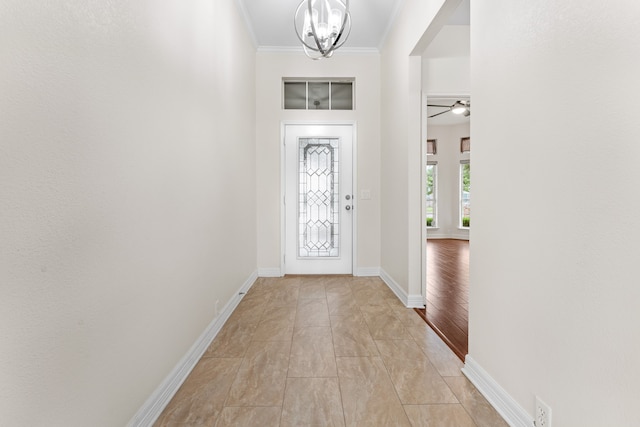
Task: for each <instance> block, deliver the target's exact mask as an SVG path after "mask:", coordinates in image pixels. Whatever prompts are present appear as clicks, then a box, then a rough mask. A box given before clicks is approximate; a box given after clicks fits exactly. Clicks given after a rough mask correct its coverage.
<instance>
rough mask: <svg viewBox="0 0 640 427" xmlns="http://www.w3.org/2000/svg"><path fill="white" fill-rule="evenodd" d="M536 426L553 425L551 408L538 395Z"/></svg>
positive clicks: (548, 426) (549, 426) (545, 426)
mask: <svg viewBox="0 0 640 427" xmlns="http://www.w3.org/2000/svg"><path fill="white" fill-rule="evenodd" d="M534 424H535V425H536V427H551V408H550V407H549V405H547V404H546V403H544V402H543V401H542V400H540V398H539V397H538V396H536V419H535V423H534Z"/></svg>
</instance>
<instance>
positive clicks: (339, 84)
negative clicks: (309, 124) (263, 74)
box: [282, 79, 354, 110]
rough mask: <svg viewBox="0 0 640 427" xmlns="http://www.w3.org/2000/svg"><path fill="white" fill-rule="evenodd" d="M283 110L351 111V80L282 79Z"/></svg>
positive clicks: (352, 81)
mask: <svg viewBox="0 0 640 427" xmlns="http://www.w3.org/2000/svg"><path fill="white" fill-rule="evenodd" d="M282 83H283V84H282V89H283V90H282V94H283V96H282V101H283V102H282V105H283V107H284V109H285V110H353V87H354V85H353V83H354V80H353V79H340V80H337V79H335V80H300V79H283V81H282Z"/></svg>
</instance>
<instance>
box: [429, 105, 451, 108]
mask: <svg viewBox="0 0 640 427" xmlns="http://www.w3.org/2000/svg"><path fill="white" fill-rule="evenodd" d="M427 107H441V108H451V105H435V104H427Z"/></svg>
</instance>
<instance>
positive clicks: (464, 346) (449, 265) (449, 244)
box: [418, 239, 469, 360]
mask: <svg viewBox="0 0 640 427" xmlns="http://www.w3.org/2000/svg"><path fill="white" fill-rule="evenodd" d="M418 313H419V314H420V315H421V316H422V317H423V318H425V320H426V321H427V323H429V325H430V326H431V327H433V328H434V330H435V331H436V332H437V333H438V335H440V336H441V338H442V339H443V340H444V341H445V342H446V343H447V345H449V347H450V348H451V350H453V352H454V353H455V354H456V355H457V356H458V357H459V358H460V359H462V360H464V357H465V355H466V354H467V352H468V350H469V242H468V241H467V240H454V239H431V240H427V307H426V310H425V309H423V310H418Z"/></svg>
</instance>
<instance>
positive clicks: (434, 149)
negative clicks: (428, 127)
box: [427, 139, 438, 155]
mask: <svg viewBox="0 0 640 427" xmlns="http://www.w3.org/2000/svg"><path fill="white" fill-rule="evenodd" d="M429 154H431V155H434V154H438V141H437V140H435V139H427V155H429Z"/></svg>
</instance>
